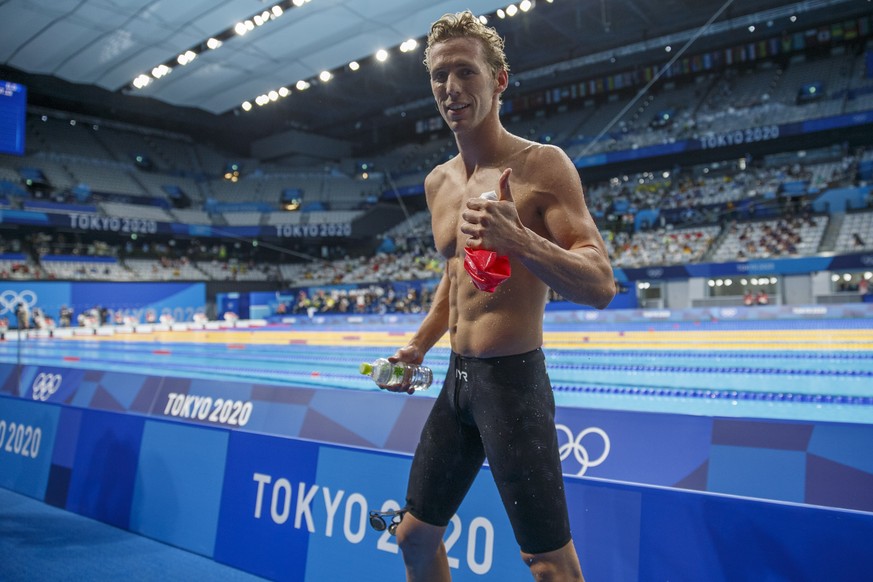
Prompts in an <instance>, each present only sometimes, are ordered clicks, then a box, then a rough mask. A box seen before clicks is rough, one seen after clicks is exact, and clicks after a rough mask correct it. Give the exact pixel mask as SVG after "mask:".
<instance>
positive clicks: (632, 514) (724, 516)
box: [0, 396, 873, 582]
mask: <svg viewBox="0 0 873 582" xmlns="http://www.w3.org/2000/svg"><path fill="white" fill-rule="evenodd" d="M410 460H411V459H410V456H409V455H408V454H400V453H387V452H381V451H373V450H366V449H361V448H350V447H347V446H339V445H331V444H325V443H319V442H315V441H308V440H298V439H293V438H287V437H281V436H270V435H262V434H254V433H246V432H244V431H240V430H231V429H228V428H216V427H212V426H199V425H193V424H184V423H182V422H178V421H168V420H163V419H156V418H148V417H143V416H139V415H133V414H125V413H121V412H108V411H101V410H89V409H77V408H73V407H70V406H66V405H59V404H52V403H45V402H34V401H28V400H25V399H20V398H14V397H9V396H0V486H2V487H5V488H8V489H11V490H14V491H17V492H19V493H23V494H26V495H29V496H31V497H34V498H36V499H42V500H45V501H46V502H48V503H51V504H53V505H57V506H59V507H63V508H66V509H68V510H70V511H75V512H77V513H81V514H83V515H87V516H90V517H93V518H95V519H98V520H100V521H104V522H106V523H111V524H114V525H117V526H119V527H124V528H127V529H130V530H131V531H134V532H138V533H140V534H142V535H146V536H148V537H151V538H154V539H157V540H160V541H164V542H166V543H170V544H173V545H175V546H178V547H181V548H184V549H187V550H190V551H192V552H196V553H199V554H202V555H205V556H207V557H211V558H213V559H215V560H216V561H218V562H221V563H224V564H228V565H231V566H235V567H238V568H241V569H243V570H247V571H250V572H253V573H255V574H259V575H261V576H265V577H268V578H272V579H276V580H294V581H299V580H305V581H313V582H314V581H323V580H361V581H366V580H379V581H382V580H396V579H402V577H403V574H402V560H401V558H400V557H399V555H398V554H397V547H396V544H394V541H393V538H391V537H390V536H388V535H387V534H385V533H382V534H380V533H377V532H374V531H372V530H371V529H369V527H368V525H367V512H368V511H369V510H372V509H385V508H392V507H397V506H398V505H399V503H400V501H401V500H402V496H403V492H404V489H405V483H406V475H407V473H408V470H409V464H410ZM566 484H567V496H568V503H569V505H570V511H571V526H572V528H573V532H574V537H575V539H576V543H577V547H578V548H579V550H580V556H581V560H582V564H583V569H584V570H585V572H586V576H588V578H589V579H591V580H611V581H625V580H627V581H634V580H667V579H669V580H708V581H719V580H726V581H727V580H731V581H734V580H861V579H865V577H867V576H869V573H870V571H871V569H873V552H871V551H870V540H871V539H873V514H870V513H863V512H856V511H848V510H836V509H825V508H821V507H814V506H806V505H800V504H789V503H782V502H779V503H777V502H765V501H756V500H751V499H745V498H738V497H731V496H724V495H715V494H706V493H696V492H688V491H680V490H675V489H667V488H659V487H652V486H640V485H630V484H626V483H619V482H614V481H605V480H596V479H590V478H575V477H567V478H566ZM446 545H447V549H448V555H449V559H450V565H451V567H452V572H453V577H454V579H455V580H458V581H461V582H463V581H472V580H522V579H527V574H526V567H524V566H523V565H522V563H521V561H520V560H519V557H518V552H517V546H516V544H515V541H514V539H513V536H512V533H511V529H510V528H509V524H508V521H507V520H506V517H505V516H504V514H503V508H502V506H501V504H500V501H499V496H498V495H497V494H496V490H495V487H494V484H493V481H492V480H491V477H490V474H489V471H488V470H487V468H483V470H482V472H481V473H480V475H479V477H478V478H477V480H476V482H475V483H474V485H473V487H472V489H471V491H470V494H469V495H468V497H467V499H466V501H465V502H464V504H463V505H462V506H461V508H460V510H459V511H458V514H457V515H456V516H455V518H453V520H452V524H451V525H450V526H449V530H448V531H447V537H446Z"/></svg>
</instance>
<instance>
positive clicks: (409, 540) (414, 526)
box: [397, 513, 446, 562]
mask: <svg viewBox="0 0 873 582" xmlns="http://www.w3.org/2000/svg"><path fill="white" fill-rule="evenodd" d="M445 529H446V528H444V527H437V526H435V525H430V524H428V523H425V522H423V521H420V520H418V519H416V518H415V517H413V516H412V515H411V514H409V513H407V514H406V515H405V516H404V517H403V521H402V522H401V523H400V525H399V526H398V527H397V545H398V546H399V547H400V551H401V552H403V559H404V560H405V561H407V562H408V561H414V560H420V559H429V558H431V557H433V556H434V555H435V554H437V553H438V552H439V550H440V548H441V547H442V543H443V534H444V533H445Z"/></svg>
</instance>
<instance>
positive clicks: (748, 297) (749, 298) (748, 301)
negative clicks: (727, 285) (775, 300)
mask: <svg viewBox="0 0 873 582" xmlns="http://www.w3.org/2000/svg"><path fill="white" fill-rule="evenodd" d="M754 304H755V296H754V295H753V294H752V290H751V289H746V292H745V293H743V305H745V306H746V307H751V306H752V305H754Z"/></svg>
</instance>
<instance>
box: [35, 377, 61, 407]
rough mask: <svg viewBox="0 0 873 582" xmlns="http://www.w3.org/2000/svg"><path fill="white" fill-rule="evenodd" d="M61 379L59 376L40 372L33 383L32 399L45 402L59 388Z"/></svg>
mask: <svg viewBox="0 0 873 582" xmlns="http://www.w3.org/2000/svg"><path fill="white" fill-rule="evenodd" d="M62 380H63V378H62V377H61V375H60V374H49V373H46V372H40V373H39V375H37V377H36V379H34V381H33V386H32V389H33V399H34V400H41V401H43V402H45V401H46V400H48V399H49V398H50V397H51V395H52V394H54V393H55V392H57V391H58V388H60V387H61V381H62Z"/></svg>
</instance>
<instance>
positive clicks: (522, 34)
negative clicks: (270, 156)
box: [0, 0, 870, 143]
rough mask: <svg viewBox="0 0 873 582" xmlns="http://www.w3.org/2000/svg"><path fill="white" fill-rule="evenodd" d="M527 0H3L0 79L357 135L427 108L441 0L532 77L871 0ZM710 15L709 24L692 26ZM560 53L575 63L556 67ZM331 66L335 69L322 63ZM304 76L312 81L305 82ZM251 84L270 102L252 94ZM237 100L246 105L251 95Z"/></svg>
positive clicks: (167, 112) (215, 124) (55, 98)
mask: <svg viewBox="0 0 873 582" xmlns="http://www.w3.org/2000/svg"><path fill="white" fill-rule="evenodd" d="M528 4H532V6H531V7H530V9H529V10H526V11H525V10H523V9H522V10H518V11H517V14H515V15H514V16H511V17H510V16H508V15H507V16H506V17H505V18H502V19H501V18H499V17H497V16H496V11H497V10H498V9H502V10H505V11H510V9H508V8H507V7H508V0H502V1H500V0H460V1H458V0H431V1H429V2H421V1H420V0H354V1H352V0H311V1H310V0H293V1H292V0H278V1H273V2H265V1H263V0H184V1H170V0H126V1H121V0H5V1H2V0H0V63H2V65H3V66H2V67H0V79H5V80H12V81H18V82H22V83H24V84H26V85H28V87H29V89H30V91H31V96H32V103H34V104H37V105H44V106H51V104H52V103H56V104H57V106H58V107H61V108H67V109H70V108H77V107H78V108H81V109H83V110H84V111H85V112H89V113H92V114H97V113H98V112H103V114H104V115H115V116H118V117H125V116H126V117H128V118H130V119H131V120H140V121H141V122H142V123H144V124H149V123H152V124H153V123H157V122H158V121H161V122H163V123H164V124H170V125H173V126H175V127H177V128H180V129H186V128H189V127H192V126H197V127H200V128H201V130H203V131H212V132H213V133H214V134H215V136H216V137H219V136H221V135H224V137H225V138H227V137H228V136H233V137H232V138H231V139H235V140H237V141H238V142H243V143H248V142H249V141H250V140H252V139H257V138H258V137H263V136H266V135H269V134H271V133H275V132H276V131H279V130H287V129H298V130H301V131H306V132H311V133H315V134H319V135H323V136H328V137H334V138H341V139H342V138H349V139H352V140H354V139H356V135H364V134H366V133H367V132H374V131H378V130H379V128H380V126H383V125H386V124H390V123H392V122H400V121H402V120H403V119H404V118H405V116H406V115H408V114H409V115H417V116H418V117H421V116H423V115H433V114H434V109H433V107H432V105H431V104H430V102H429V95H430V93H429V85H428V83H427V81H426V77H425V71H424V67H423V65H422V64H421V61H422V56H423V46H422V45H421V42H420V41H422V40H423V37H424V36H425V34H426V33H427V31H428V29H429V25H430V23H431V22H432V21H433V20H435V19H436V18H438V17H439V16H440V15H442V14H443V13H445V12H454V11H458V10H462V9H466V8H469V9H471V10H473V11H474V12H475V13H477V14H483V15H488V17H489V23H490V24H492V25H494V26H495V27H496V28H497V29H498V31H500V33H501V34H503V35H505V36H506V38H507V54H508V57H509V62H510V65H511V67H512V73H513V74H512V76H511V81H514V84H515V87H521V89H522V90H524V89H526V88H532V87H535V86H537V85H540V86H546V85H547V84H548V83H555V82H556V77H558V76H559V75H560V76H562V78H563V77H566V76H572V75H574V74H575V75H582V74H583V73H586V72H589V71H591V70H594V69H596V68H597V67H601V68H607V67H612V68H615V67H619V66H623V65H624V66H631V64H630V63H631V62H632V61H633V60H634V59H641V58H643V55H644V54H648V57H647V58H649V59H656V61H655V62H657V61H658V60H659V61H660V62H662V63H665V62H666V61H667V60H668V59H669V54H668V53H665V52H664V47H665V44H669V43H670V42H671V41H672V42H673V43H675V46H676V47H677V48H678V47H679V46H682V45H684V44H685V43H687V42H691V40H692V38H693V39H694V41H693V42H694V43H695V44H696V45H700V46H706V45H709V46H713V45H714V43H717V42H722V43H724V42H725V38H730V39H732V40H731V42H737V41H738V40H740V39H741V38H742V37H740V36H739V34H740V31H743V30H746V29H748V26H749V25H750V23H755V24H756V26H757V27H759V28H758V32H757V34H764V33H767V32H768V31H767V29H776V30H778V29H780V27H781V28H785V27H787V26H789V22H788V16H787V15H788V14H789V13H796V14H798V16H799V19H800V24H796V26H800V25H802V24H803V22H804V19H808V20H809V22H807V23H806V26H809V23H810V22H811V21H812V20H813V19H821V18H825V17H838V16H839V15H840V14H846V15H849V14H852V13H858V12H863V10H864V9H865V6H866V9H869V6H870V3H869V2H867V1H861V0H805V1H800V2H797V1H792V2H786V1H777V0H553V1H552V2H548V1H547V0H536V2H533V3H531V2H528ZM514 6H515V7H516V8H518V7H520V6H521V3H518V2H516V4H515V5H514ZM522 8H524V7H522ZM715 16H718V18H715V19H714V20H713V17H715ZM711 20H712V24H711V26H710V27H709V28H707V30H706V34H705V35H703V36H700V37H695V36H694V35H695V34H696V33H698V32H700V31H701V30H702V27H704V26H705V25H707V23H708V22H710V21H711ZM246 21H249V22H248V25H247V24H246ZM240 27H242V28H240ZM242 29H246V30H245V32H244V34H239V32H242ZM772 33H773V30H770V31H769V34H772ZM743 34H753V33H746V32H743ZM410 38H412V39H418V40H419V45H418V46H417V47H416V48H414V49H413V50H411V51H409V52H407V53H402V52H401V51H400V50H399V46H400V45H401V43H403V42H404V41H406V40H407V39H410ZM210 39H211V40H210ZM207 45H211V46H215V45H218V47H217V48H215V49H211V48H208V46H207ZM378 49H385V50H386V51H387V52H388V55H389V56H388V59H387V60H386V61H385V62H378V61H376V60H375V59H374V58H373V55H374V54H375V53H376V51H377V50H378ZM180 55H187V56H182V57H181V58H182V60H183V61H184V60H187V61H188V62H187V64H184V65H183V64H180V61H179V58H180ZM352 61H356V62H358V63H360V65H361V68H360V70H358V71H357V72H352V71H351V70H350V69H349V67H348V65H349V63H350V62H352ZM567 62H570V63H576V66H564V67H560V68H555V65H556V64H557V63H567ZM625 63H628V64H627V65H625ZM161 65H163V69H162V68H161ZM166 71H171V72H168V73H167V72H166ZM323 71H326V72H328V73H330V74H331V75H332V78H331V79H330V80H329V81H326V82H325V81H323V80H320V79H319V74H321V73H322V72H323ZM162 72H163V73H164V74H163V75H161V73H162ZM138 77H139V79H140V82H139V83H138V84H142V83H145V82H146V79H148V82H147V84H145V85H144V86H143V87H142V88H135V87H134V85H133V83H134V80H135V79H137V78H138ZM156 77H160V78H156ZM298 82H303V83H304V84H308V85H309V87H308V88H307V89H305V90H302V91H301V90H298V88H297V83H298ZM301 86H303V85H301ZM511 90H514V89H511ZM271 91H275V94H274V95H273V97H274V99H273V100H270V92H271ZM286 93H287V96H284V97H283V96H281V95H284V94H286ZM258 97H261V99H262V100H263V99H266V100H267V101H268V103H267V104H265V105H264V106H262V107H261V106H258V105H257V104H256V100H257V98H258ZM244 102H248V103H250V104H252V111H250V112H245V111H243V109H242V106H243V103H244ZM152 119H153V121H152ZM189 131H190V129H189Z"/></svg>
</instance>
